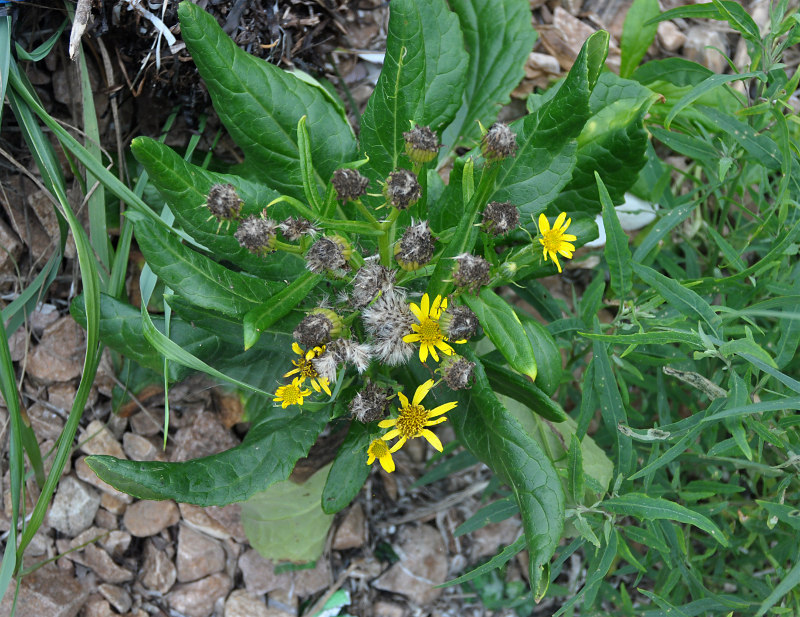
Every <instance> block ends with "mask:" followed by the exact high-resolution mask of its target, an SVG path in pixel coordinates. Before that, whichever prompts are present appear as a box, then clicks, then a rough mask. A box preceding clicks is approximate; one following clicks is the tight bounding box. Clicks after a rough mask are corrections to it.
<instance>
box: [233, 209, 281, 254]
mask: <svg viewBox="0 0 800 617" xmlns="http://www.w3.org/2000/svg"><path fill="white" fill-rule="evenodd" d="M277 229H278V224H277V223H276V222H275V221H273V220H272V219H268V218H263V215H262V216H255V215H251V216H248V217H247V218H246V219H243V220H241V221H239V228H238V229H237V230H236V232H235V233H234V234H233V237H234V238H236V240H237V241H238V242H239V245H240V246H242V247H244V248H246V249H247V250H248V251H250V252H251V253H254V254H255V255H267V254H269V253H272V252H273V251H274V250H275V237H276V235H277V233H276V232H277Z"/></svg>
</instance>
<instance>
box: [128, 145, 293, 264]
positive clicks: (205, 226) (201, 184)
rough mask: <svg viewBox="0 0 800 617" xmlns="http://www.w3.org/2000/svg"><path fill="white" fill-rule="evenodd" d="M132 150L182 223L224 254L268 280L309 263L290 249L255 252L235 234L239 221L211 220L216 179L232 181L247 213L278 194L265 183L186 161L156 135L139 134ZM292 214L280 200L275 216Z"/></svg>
mask: <svg viewBox="0 0 800 617" xmlns="http://www.w3.org/2000/svg"><path fill="white" fill-rule="evenodd" d="M131 152H133V155H134V156H135V157H136V158H137V160H139V162H140V163H141V164H142V165H143V166H144V168H145V169H146V170H147V172H148V174H149V175H150V181H151V182H152V183H153V184H154V185H155V187H156V188H157V189H158V191H159V192H160V193H161V196H162V197H163V198H164V201H166V202H167V204H168V205H169V207H170V209H171V210H172V213H173V214H174V215H175V220H176V221H177V222H178V223H180V226H181V228H182V229H183V230H184V231H185V232H186V233H188V234H189V235H190V236H191V237H192V238H194V239H195V240H196V241H197V242H199V243H200V244H202V245H203V246H205V247H206V248H208V249H209V250H210V251H211V252H212V253H213V254H214V255H216V256H217V257H219V258H220V259H225V260H226V261H230V262H231V263H233V264H236V265H237V266H239V267H240V268H242V269H243V270H246V271H247V272H250V273H251V274H255V275H258V276H261V277H263V278H267V279H283V278H285V277H286V276H289V275H291V274H295V273H297V272H299V271H300V270H301V269H302V268H303V262H302V261H301V260H300V259H298V258H297V257H296V256H295V255H291V254H289V253H273V254H272V255H267V256H266V257H261V256H258V255H254V254H252V253H251V252H250V251H248V250H247V249H245V248H242V247H241V246H239V242H238V241H237V240H236V238H234V237H233V234H234V232H235V231H236V227H235V224H234V225H232V226H231V227H227V226H226V225H223V226H222V227H220V226H219V223H218V222H217V221H216V219H214V218H211V219H209V215H210V212H209V210H208V208H206V206H205V203H206V198H207V196H208V191H209V189H210V188H211V187H212V186H213V185H214V184H231V185H232V186H233V187H234V188H235V189H236V193H237V194H238V195H239V197H240V198H241V199H242V200H243V201H244V205H243V206H242V212H241V214H242V216H247V215H249V214H258V213H260V212H261V211H262V210H263V209H264V208H265V207H266V205H267V204H268V203H270V202H271V201H272V200H273V199H275V198H276V197H278V193H276V192H275V191H273V190H272V189H270V188H267V187H266V186H264V185H263V184H257V183H254V182H249V181H247V180H245V179H243V178H241V177H239V176H233V175H226V174H218V173H214V172H211V171H207V170H205V169H203V168H202V167H198V166H197V165H192V164H191V163H188V162H186V161H184V160H183V157H181V156H179V155H178V154H177V153H176V152H174V151H173V150H172V148H169V147H168V146H165V145H164V144H161V143H159V142H157V141H155V140H153V139H149V138H147V137H137V138H136V139H134V140H133V143H131ZM287 214H289V210H288V208H287V206H285V205H284V204H277V205H276V206H272V207H271V208H270V212H269V215H270V217H272V218H275V219H280V218H281V217H282V216H286V215H287Z"/></svg>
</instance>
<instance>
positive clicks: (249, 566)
mask: <svg viewBox="0 0 800 617" xmlns="http://www.w3.org/2000/svg"><path fill="white" fill-rule="evenodd" d="M239 569H240V570H241V571H242V576H243V577H244V584H245V587H246V588H247V591H249V592H250V593H252V594H255V595H262V594H265V593H269V592H271V591H273V590H275V589H279V588H281V587H283V588H289V587H291V585H292V573H291V572H283V573H281V574H275V564H273V563H272V561H270V560H268V559H264V558H263V557H262V556H261V555H259V554H258V553H257V552H256V551H255V550H254V549H250V550H248V551H245V552H244V553H242V556H241V557H239Z"/></svg>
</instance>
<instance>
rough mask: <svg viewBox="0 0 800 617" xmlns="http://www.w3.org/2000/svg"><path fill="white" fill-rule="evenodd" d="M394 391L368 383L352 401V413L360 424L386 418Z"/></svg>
mask: <svg viewBox="0 0 800 617" xmlns="http://www.w3.org/2000/svg"><path fill="white" fill-rule="evenodd" d="M391 394H392V391H391V390H390V389H389V388H381V387H380V386H379V385H377V384H375V383H373V382H371V381H367V385H366V386H364V388H363V389H362V390H361V391H360V392H359V393H358V394H356V395H355V397H353V400H352V401H350V413H352V414H353V417H354V418H355V419H356V420H358V421H359V422H364V423H365V424H366V423H367V422H375V420H380V419H381V418H383V417H384V416H386V410H387V409H388V408H389V397H390V396H391Z"/></svg>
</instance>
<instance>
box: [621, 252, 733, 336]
mask: <svg viewBox="0 0 800 617" xmlns="http://www.w3.org/2000/svg"><path fill="white" fill-rule="evenodd" d="M633 270H634V272H636V275H637V276H638V277H639V278H640V279H642V280H643V281H644V282H645V283H646V284H647V285H649V286H650V287H652V288H653V289H654V290H655V291H656V292H658V293H659V294H660V295H661V297H662V298H664V300H666V301H667V304H669V305H670V306H671V307H672V308H674V309H675V310H676V311H678V312H679V313H681V314H682V315H685V316H686V317H688V318H690V319H697V318H698V317H699V318H700V319H702V320H703V321H705V322H706V323H707V324H708V325H709V327H710V328H711V331H712V332H713V333H714V336H716V337H717V338H719V339H721V338H722V319H721V318H720V316H719V315H717V314H716V313H715V312H714V311H713V309H712V308H711V306H709V304H708V302H706V301H705V300H703V298H701V297H700V296H699V295H697V294H696V293H695V292H693V291H692V290H691V289H687V288H686V287H684V286H683V285H681V284H680V283H678V282H677V281H674V280H673V279H671V278H668V277H666V276H664V275H663V274H661V273H659V272H656V271H655V270H653V269H652V268H648V267H647V266H644V265H642V264H638V263H636V262H633Z"/></svg>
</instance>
